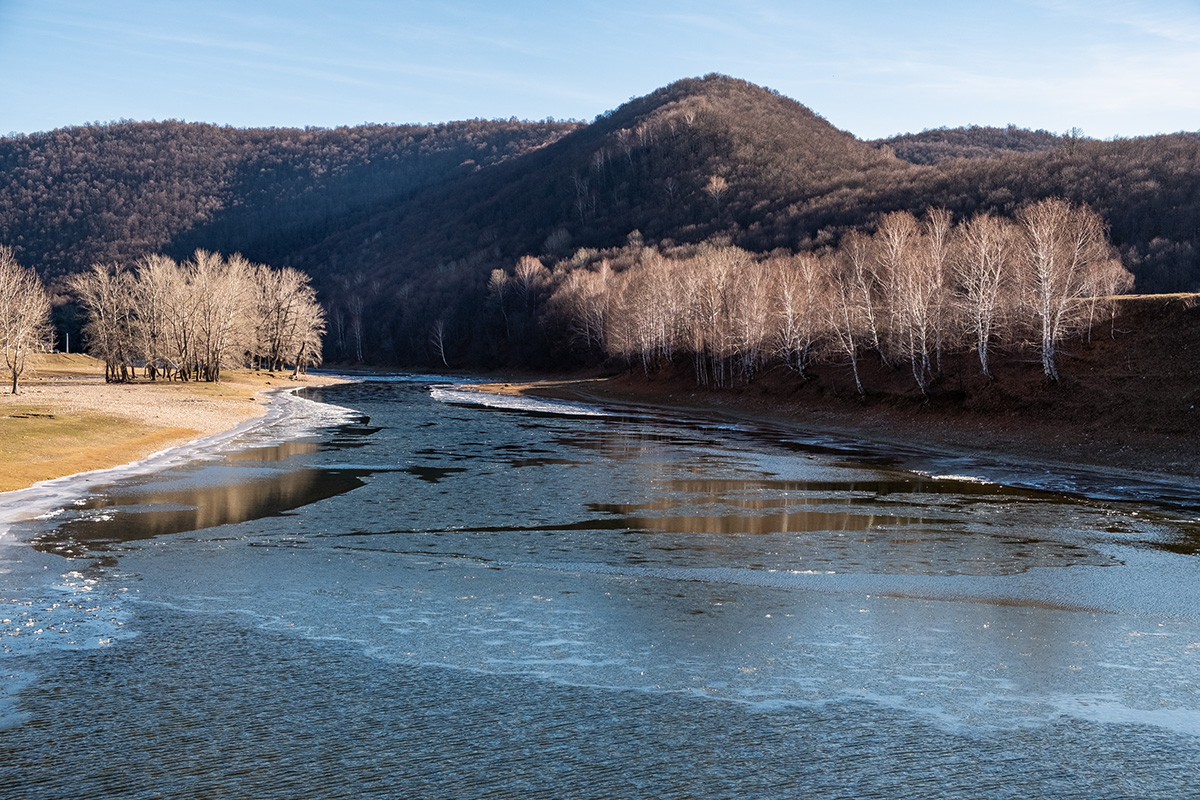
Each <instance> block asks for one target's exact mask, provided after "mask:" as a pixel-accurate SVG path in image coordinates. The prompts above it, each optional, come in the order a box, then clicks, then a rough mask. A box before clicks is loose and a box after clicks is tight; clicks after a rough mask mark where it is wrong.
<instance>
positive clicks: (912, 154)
mask: <svg viewBox="0 0 1200 800" xmlns="http://www.w3.org/2000/svg"><path fill="white" fill-rule="evenodd" d="M1078 140H1079V137H1077V136H1056V135H1055V134H1053V133H1050V132H1049V131H1040V130H1039V131H1030V130H1025V129H1024V128H1018V127H1017V126H1015V125H1009V126H1008V127H1005V128H990V127H980V126H977V125H971V126H969V127H966V128H937V129H935V130H926V131H921V132H920V133H903V134H899V135H897V136H890V137H888V138H886V139H877V140H875V141H874V142H872V144H874V145H875V146H876V147H879V148H880V149H884V148H887V149H890V150H891V152H892V153H895V155H896V157H897V158H902V159H904V160H905V161H908V162H910V163H912V164H939V163H941V162H943V161H949V160H950V159H954V158H993V157H996V156H1002V155H1004V154H1005V153H1045V152H1049V151H1051V150H1057V149H1059V148H1060V147H1069V146H1071V145H1073V144H1074V143H1075V142H1077V141H1078Z"/></svg>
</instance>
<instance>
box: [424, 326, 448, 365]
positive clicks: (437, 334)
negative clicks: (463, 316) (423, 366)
mask: <svg viewBox="0 0 1200 800" xmlns="http://www.w3.org/2000/svg"><path fill="white" fill-rule="evenodd" d="M429 343H430V344H431V345H433V351H434V352H435V353H437V355H438V358H440V359H441V360H442V366H444V367H448V366H450V362H448V361H446V318H445V317H438V318H437V319H436V320H434V322H433V325H432V326H431V327H430V329H429Z"/></svg>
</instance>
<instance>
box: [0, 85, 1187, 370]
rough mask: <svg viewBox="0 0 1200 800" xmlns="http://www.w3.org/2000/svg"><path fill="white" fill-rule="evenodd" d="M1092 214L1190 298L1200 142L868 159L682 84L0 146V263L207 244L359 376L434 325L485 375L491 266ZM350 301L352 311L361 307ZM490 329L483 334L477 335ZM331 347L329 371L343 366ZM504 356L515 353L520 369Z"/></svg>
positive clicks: (89, 132) (765, 102) (960, 137)
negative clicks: (328, 335) (498, 109)
mask: <svg viewBox="0 0 1200 800" xmlns="http://www.w3.org/2000/svg"><path fill="white" fill-rule="evenodd" d="M1051 196H1060V197H1064V198H1066V199H1068V200H1070V201H1072V202H1074V203H1086V204H1088V205H1090V206H1091V207H1092V208H1094V209H1095V210H1096V211H1098V212H1099V214H1100V215H1101V217H1102V219H1103V220H1104V222H1105V223H1106V224H1107V225H1108V226H1109V230H1110V237H1111V239H1112V241H1113V243H1114V244H1115V245H1116V246H1117V248H1118V251H1119V252H1120V254H1121V256H1122V260H1123V262H1124V263H1125V265H1126V266H1127V267H1128V268H1129V269H1130V270H1131V271H1132V272H1133V273H1134V275H1135V276H1136V279H1137V289H1138V290H1140V291H1145V292H1162V291H1183V290H1195V289H1200V228H1198V227H1197V225H1196V220H1197V219H1200V134H1197V133H1181V134H1173V135H1167V136H1153V137H1143V138H1136V139H1126V140H1116V141H1105V142H1101V141H1095V140H1089V139H1084V138H1081V137H1065V136H1054V135H1052V134H1048V133H1046V132H1044V131H1023V130H1019V129H1013V128H1007V129H998V128H966V129H955V130H940V131H926V132H924V133H922V134H915V135H905V136H901V137H892V138H891V139H888V140H881V141H878V142H865V141H861V140H859V139H856V138H855V137H854V136H853V135H851V134H850V133H847V132H844V131H841V130H838V129H837V128H835V127H834V126H832V125H830V124H829V123H828V122H826V121H825V120H824V119H823V118H821V117H820V116H819V115H817V114H815V113H813V112H812V111H811V110H809V109H808V108H806V107H804V106H803V105H801V104H799V103H797V102H795V101H794V100H791V99H789V98H786V97H783V96H781V95H779V94H778V93H776V92H773V91H771V90H769V89H765V88H762V87H759V86H755V85H753V84H750V83H747V82H745V81H741V80H736V79H734V78H729V77H726V76H721V75H710V76H707V77H704V78H691V79H685V80H681V81H678V82H676V83H673V84H671V85H670V86H666V87H664V88H662V89H659V90H657V91H655V92H652V93H651V94H649V95H646V96H644V97H640V98H636V99H633V100H630V101H629V102H628V103H626V104H624V105H622V106H621V107H619V108H617V109H614V110H612V111H609V112H605V113H604V114H601V115H600V116H598V117H597V118H596V119H595V121H594V122H592V123H590V124H586V125H584V124H578V123H553V122H545V123H528V122H516V121H509V122H487V121H478V120H476V121H468V122H459V123H451V124H446V125H438V126H363V127H354V128H340V129H336V130H323V129H308V130H283V129H280V130H275V129H271V130H238V129H231V128H221V127H214V126H209V125H196V124H185V123H179V122H164V123H122V124H112V125H94V126H83V127H77V128H69V129H64V130H58V131H53V132H50V133H45V134H37V135H33V136H25V137H16V138H7V139H2V140H0V244H7V245H10V246H12V247H14V248H15V249H16V251H17V255H18V258H19V259H20V261H21V262H22V263H25V264H30V265H33V266H36V267H37V268H38V269H39V270H40V271H41V272H42V273H43V274H45V275H48V276H50V277H51V278H54V277H56V276H59V275H62V274H64V273H69V272H72V271H75V270H78V269H80V268H82V267H84V266H87V265H88V264H90V263H91V262H93V261H103V260H114V259H120V260H132V259H133V258H135V257H137V256H139V255H141V254H143V253H147V252H165V253H166V254H168V255H172V256H175V257H185V256H186V255H188V254H189V253H190V252H191V250H193V249H194V248H197V247H203V248H205V249H209V250H216V251H221V252H225V253H230V252H233V251H240V252H242V253H243V254H244V255H245V256H246V257H247V258H250V259H251V260H254V261H259V262H265V263H270V264H273V265H276V266H293V267H298V268H301V269H304V270H306V271H308V272H310V273H311V274H313V275H314V277H315V279H316V285H317V287H318V289H319V290H320V293H321V297H322V300H323V301H324V302H325V303H326V305H327V307H328V308H329V309H330V312H331V320H332V321H333V322H335V323H338V321H339V320H343V319H345V317H346V314H347V313H348V312H349V311H350V310H353V311H354V313H355V314H356V315H357V314H367V315H368V316H369V318H370V319H371V321H372V322H371V325H370V330H369V332H368V338H369V339H371V341H369V342H367V343H366V350H367V352H368V353H369V356H368V357H371V358H374V359H375V360H378V361H383V362H392V363H395V362H401V363H403V362H412V361H419V360H422V359H424V360H428V359H429V358H430V355H429V350H428V335H429V334H428V331H429V329H430V325H431V324H432V323H433V322H435V321H436V319H442V320H444V321H445V322H446V324H447V325H448V330H449V331H451V332H452V334H453V336H455V337H457V340H458V341H459V342H460V344H459V345H458V346H457V348H456V349H457V352H459V353H460V354H462V355H463V356H464V357H466V358H468V359H471V360H473V361H475V362H476V363H478V362H479V361H489V360H496V359H499V360H503V359H505V358H512V357H513V355H512V354H511V353H509V354H507V355H506V354H505V353H503V352H498V351H496V350H495V349H494V348H493V347H492V346H491V344H489V343H486V342H485V340H487V339H488V338H489V337H491V338H494V330H493V328H494V324H495V320H489V319H486V317H487V315H486V314H485V313H482V311H481V310H482V309H484V303H485V301H486V286H487V282H488V279H489V276H490V274H491V272H492V271H493V270H495V269H508V270H510V271H511V269H512V268H513V266H514V264H515V263H516V261H517V260H518V259H519V258H520V257H521V256H523V255H526V254H531V255H536V256H540V257H542V258H543V260H544V261H545V263H546V264H547V265H549V264H551V263H553V262H554V261H556V260H558V259H560V258H562V257H564V256H566V255H569V254H571V253H573V252H575V251H576V250H577V249H579V248H590V249H601V248H609V247H614V246H618V245H623V244H624V243H625V242H626V240H627V237H629V236H630V234H631V233H633V232H634V231H637V232H638V234H637V238H639V239H640V241H642V242H645V243H646V244H647V245H652V246H662V247H670V246H672V245H681V244H689V243H698V242H701V241H713V242H719V243H729V244H734V245H738V246H740V247H742V248H744V249H747V250H750V251H754V252H760V253H765V252H770V251H773V250H777V249H780V248H782V249H784V250H790V251H797V250H816V249H820V248H823V247H825V246H830V245H835V244H836V243H837V242H838V241H839V240H840V239H841V237H842V236H843V235H844V234H845V233H846V232H847V231H849V230H852V229H856V228H863V229H867V230H870V229H872V228H873V227H874V226H875V225H876V224H877V222H878V220H879V218H880V217H881V215H882V214H884V213H887V212H890V211H898V210H903V211H912V212H914V213H920V212H922V211H924V210H925V209H926V208H928V207H931V206H943V207H946V208H948V209H949V210H951V211H952V212H954V214H955V215H956V217H957V218H958V219H964V218H967V217H969V216H971V215H974V214H976V213H979V212H981V211H992V212H996V213H998V214H1000V215H1002V216H1012V215H1013V214H1015V213H1016V211H1017V210H1018V209H1020V208H1021V207H1023V206H1025V205H1028V204H1029V203H1032V202H1034V201H1036V200H1039V199H1042V198H1046V197H1051ZM364 304H365V307H364ZM488 325H491V326H492V327H490V328H489V327H488ZM341 341H342V338H341V337H337V338H336V339H335V340H331V346H330V347H328V348H327V352H328V354H329V356H330V357H332V358H334V359H337V358H342V357H346V355H347V353H346V352H345V351H344V349H343V347H342V345H341V344H340V342H341ZM518 357H519V356H518Z"/></svg>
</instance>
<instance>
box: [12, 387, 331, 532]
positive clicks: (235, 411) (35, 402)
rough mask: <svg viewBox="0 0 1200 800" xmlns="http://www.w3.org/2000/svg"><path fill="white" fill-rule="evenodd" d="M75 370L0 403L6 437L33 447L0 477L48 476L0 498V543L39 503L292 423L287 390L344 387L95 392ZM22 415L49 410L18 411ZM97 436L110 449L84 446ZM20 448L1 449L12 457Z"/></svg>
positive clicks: (106, 389)
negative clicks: (42, 437) (26, 459)
mask: <svg viewBox="0 0 1200 800" xmlns="http://www.w3.org/2000/svg"><path fill="white" fill-rule="evenodd" d="M76 372H79V374H73V375H65V376H54V377H46V376H43V377H41V378H40V379H38V380H31V381H29V383H28V384H27V386H26V388H25V389H24V390H23V391H22V393H21V394H18V395H16V396H15V397H14V396H12V395H4V396H0V397H3V398H6V399H0V422H5V423H7V424H8V430H7V431H6V432H7V433H8V434H9V436H10V438H11V437H12V432H13V429H14V428H15V429H16V430H18V431H20V430H21V429H22V428H23V427H28V428H30V431H31V432H30V434H29V435H27V437H26V438H33V439H34V440H33V441H32V442H25V443H24V444H25V445H26V449H25V451H24V452H26V453H30V452H32V453H33V458H32V459H30V460H37V461H38V462H39V463H38V464H34V465H30V464H28V463H22V462H21V460H20V459H19V458H18V459H14V460H13V461H10V462H8V463H5V464H0V476H2V477H3V478H4V479H5V483H6V484H7V485H10V486H11V485H12V483H13V482H14V480H21V477H22V476H26V477H27V476H29V475H30V474H39V475H40V474H44V473H45V472H47V471H52V474H49V475H45V477H39V478H38V479H37V480H28V479H26V480H23V481H22V485H19V486H16V487H13V488H9V489H6V490H4V491H0V539H3V538H6V537H5V536H4V534H5V532H6V531H7V529H8V528H9V527H10V526H11V525H12V524H13V523H15V522H18V521H20V520H21V519H25V518H27V517H28V516H29V515H30V514H37V513H42V512H43V511H44V510H45V509H44V507H45V506H47V505H50V504H53V503H56V502H59V503H61V502H65V501H69V499H70V498H71V497H75V496H78V495H79V494H80V493H81V492H82V491H86V490H87V488H88V487H91V486H95V485H97V484H100V483H107V482H111V481H112V480H115V479H119V478H120V477H123V476H126V475H136V474H142V473H146V472H150V471H154V470H159V469H163V468H166V467H169V466H173V465H175V464H178V463H181V462H185V461H190V460H193V459H195V458H196V457H198V456H200V455H202V454H204V453H206V452H208V451H212V450H216V449H219V448H220V447H222V446H223V445H225V444H227V443H228V442H230V441H232V440H234V439H236V438H238V437H240V436H243V435H245V434H246V433H248V432H250V431H253V430H256V429H258V428H260V427H261V428H265V427H267V426H270V425H272V424H276V423H279V422H286V421H288V420H289V419H297V420H298V419H300V418H301V417H302V415H301V414H298V413H296V411H295V410H294V409H295V408H298V406H294V405H290V404H289V402H288V398H293V399H295V400H296V401H297V402H300V398H294V394H295V392H296V391H297V390H299V389H303V388H307V387H317V386H329V385H334V384H338V383H344V382H346V379H345V378H342V377H339V376H336V375H332V374H331V375H307V376H304V379H302V380H301V381H291V380H289V379H287V378H283V379H280V378H279V377H278V376H277V375H257V376H246V375H242V376H239V377H240V380H235V381H233V382H231V383H230V384H227V385H225V386H220V385H182V386H181V385H180V384H174V385H165V384H159V385H154V384H150V383H137V384H126V385H112V384H104V383H103V379H102V377H101V378H100V379H99V381H97V380H96V376H94V375H91V374H89V371H88V370H83V371H82V372H80V371H78V370H77V371H76ZM131 399H132V400H136V401H137V402H129V401H130V400H131ZM304 402H307V401H304ZM118 404H119V405H118ZM30 407H49V408H51V409H52V410H51V411H49V412H46V413H44V414H42V413H37V412H35V413H31V414H27V415H26V414H24V413H22V412H23V411H24V409H27V408H30ZM334 408H336V407H334ZM164 420H166V421H168V422H173V423H176V424H165V423H164ZM54 424H58V425H59V427H60V430H57V431H54V430H52V432H51V433H50V434H48V435H47V441H49V442H51V443H50V444H47V443H46V441H39V440H37V439H36V434H37V433H38V432H39V431H41V430H44V429H45V428H46V427H47V426H52V425H54ZM131 432H132V433H131ZM97 437H100V438H102V439H111V440H112V441H106V442H104V443H103V445H100V446H97V445H95V444H94V442H93V440H95V439H96V438H97ZM21 444H22V443H17V444H12V445H9V446H10V447H12V448H16V449H18V450H19V449H20V447H21ZM3 448H4V445H0V450H3ZM45 450H53V451H55V452H52V453H44V452H42V451H45ZM81 451H82V452H83V453H84V455H83V457H81V456H80V452H81ZM66 465H72V466H74V465H84V466H85V468H83V469H70V468H69V467H68V466H66ZM31 467H32V468H31Z"/></svg>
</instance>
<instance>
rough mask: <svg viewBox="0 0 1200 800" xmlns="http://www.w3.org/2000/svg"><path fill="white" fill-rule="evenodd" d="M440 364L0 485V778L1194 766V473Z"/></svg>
mask: <svg viewBox="0 0 1200 800" xmlns="http://www.w3.org/2000/svg"><path fill="white" fill-rule="evenodd" d="M429 380H430V379H424V380H423V379H420V378H416V377H414V378H405V377H403V376H398V377H395V378H392V379H373V380H370V381H366V382H362V383H356V384H348V385H344V386H338V387H332V388H327V389H324V390H321V391H320V392H316V393H310V395H309V397H312V398H313V399H314V400H322V401H324V402H323V404H322V403H314V402H310V401H308V400H303V399H299V398H293V399H288V400H284V401H280V402H281V405H280V408H281V409H282V410H281V411H278V412H277V413H276V415H275V416H274V417H273V418H271V419H269V420H268V421H267V423H265V424H261V425H259V426H257V427H255V428H252V429H250V430H248V431H245V432H243V433H242V434H241V435H239V436H238V437H235V438H233V439H227V440H225V441H222V442H218V443H215V444H213V445H211V446H209V447H207V448H202V449H201V450H199V451H197V452H195V453H192V454H190V456H189V457H188V458H176V459H174V460H168V461H165V462H163V463H162V464H159V465H155V466H154V467H153V469H152V470H151V471H149V472H143V473H140V474H139V473H131V474H127V475H124V476H120V475H118V476H112V477H109V478H106V479H105V480H104V481H100V482H96V481H93V483H92V485H81V484H67V485H59V486H57V487H56V488H55V490H54V491H47V492H42V493H41V494H40V495H38V496H37V497H36V498H34V499H31V500H28V501H26V502H25V504H24V505H23V506H22V507H21V508H18V509H16V510H15V511H14V509H12V508H10V509H8V512H7V513H8V515H9V518H10V520H12V519H15V518H17V517H21V519H19V521H14V522H10V524H9V529H8V531H7V532H6V533H5V534H3V536H2V537H0V796H2V797H6V798H7V797H14V798H60V797H67V796H71V797H88V798H108V797H113V798H116V797H121V798H137V797H146V798H152V797H153V798H159V797H170V798H202V797H247V798H273V797H279V798H299V797H313V798H318V797H319V798H330V797H348V798H349V797H355V798H362V797H413V798H460V797H461V798H484V797H486V798H508V797H513V798H559V797H572V798H589V797H596V798H600V797H619V798H627V797H628V798H634V797H646V798H676V797H678V798H683V797H688V798H703V797H713V798H725V797H734V796H736V797H781V798H782V797H789V798H790V797H820V798H834V797H845V798H870V797H880V798H897V797H920V798H932V797H953V798H983V797H986V798H1006V797H1012V798H1030V797H1036V798H1133V797H1147V798H1164V797H1188V796H1195V795H1197V794H1200V690H1198V688H1197V687H1198V686H1200V559H1198V558H1197V552H1198V551H1200V522H1198V517H1200V503H1197V502H1195V500H1194V499H1193V498H1192V497H1191V496H1190V489H1189V488H1188V487H1161V489H1160V488H1156V487H1155V486H1153V485H1142V484H1128V485H1123V484H1118V483H1113V482H1112V481H1111V479H1106V478H1105V477H1104V476H1099V477H1097V476H1091V477H1087V476H1084V477H1082V478H1080V477H1078V476H1074V477H1072V476H1055V475H1045V476H1042V477H1040V478H1039V476H1038V475H1037V473H1036V471H1029V470H1026V471H1024V472H1022V471H1021V470H1013V469H1012V468H1009V467H999V466H993V467H991V468H990V472H989V468H988V467H987V465H979V464H973V463H965V462H962V461H958V462H953V461H949V460H943V461H939V460H938V459H937V458H936V457H929V456H926V455H922V454H920V453H919V452H916V451H913V452H906V453H895V452H893V453H881V452H878V451H872V450H871V449H870V448H865V447H859V446H855V445H854V444H853V443H848V442H840V441H837V440H833V439H830V438H829V437H824V436H820V435H808V434H802V433H798V432H795V431H790V432H784V431H779V430H771V429H766V428H748V427H738V426H730V425H718V424H712V423H704V422H701V421H695V420H691V421H689V420H678V419H676V420H673V419H670V418H668V417H662V416H657V415H649V414H645V415H644V414H636V413H632V412H628V411H625V412H620V413H617V412H606V411H604V410H603V409H598V408H592V407H585V406H574V405H569V404H558V403H546V404H542V403H540V402H539V403H534V402H527V401H513V400H500V401H492V400H489V401H487V402H488V403H491V405H485V404H483V403H481V402H480V400H481V398H479V397H478V396H477V395H473V394H470V393H464V392H462V391H461V390H460V388H458V387H455V386H440V387H438V386H435V387H431V386H430V385H429ZM328 404H331V405H328ZM497 404H499V405H497ZM914 469H918V470H923V472H914V471H913V470H914ZM946 473H954V474H957V475H967V474H969V475H970V479H967V478H966V477H959V478H956V477H949V476H948V475H946ZM981 477H984V478H994V479H997V480H1004V481H1006V484H1000V483H994V482H988V481H985V480H980V479H979V478H981ZM1106 480H1108V482H1107V483H1106ZM1017 483H1025V484H1028V486H1026V487H1018V486H1014V485H1010V484H1017ZM1034 484H1036V485H1037V486H1034ZM1037 487H1040V488H1037ZM1063 489H1069V490H1071V491H1070V492H1065V491H1061V490H1063ZM31 517H32V518H31Z"/></svg>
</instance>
